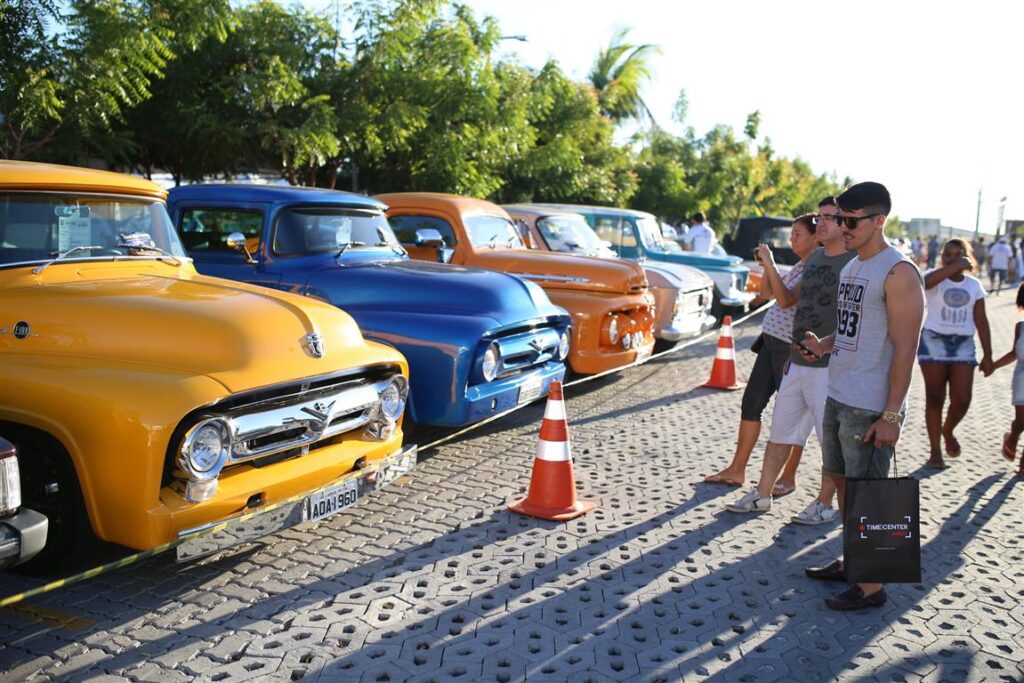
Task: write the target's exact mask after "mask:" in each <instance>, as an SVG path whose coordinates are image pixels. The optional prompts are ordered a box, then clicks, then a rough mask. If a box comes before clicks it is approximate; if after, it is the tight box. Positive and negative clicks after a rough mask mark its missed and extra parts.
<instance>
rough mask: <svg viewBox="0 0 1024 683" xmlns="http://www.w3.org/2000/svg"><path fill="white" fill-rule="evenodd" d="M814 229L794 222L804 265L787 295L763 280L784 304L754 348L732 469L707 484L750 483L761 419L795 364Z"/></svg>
mask: <svg viewBox="0 0 1024 683" xmlns="http://www.w3.org/2000/svg"><path fill="white" fill-rule="evenodd" d="M814 230H815V226H814V216H813V215H810V214H808V215H805V216H800V217H799V218H797V219H796V220H795V221H793V228H792V231H791V232H790V236H789V244H790V246H791V247H792V248H793V251H794V252H795V253H796V255H797V256H799V257H800V262H799V263H797V264H796V265H795V266H793V267H792V268H791V269H790V270H789V271H788V272H787V273H786V274H785V275H783V276H782V282H783V284H784V285H785V286H786V288H785V290H784V291H781V292H773V291H771V284H770V283H769V282H768V278H763V279H762V280H761V298H762V299H775V300H776V303H777V304H778V305H777V306H774V307H772V308H771V309H770V310H769V311H768V312H767V313H766V314H765V316H764V322H762V323H761V336H759V337H758V338H757V340H756V341H755V342H754V344H753V345H752V346H751V350H754V351H756V352H757V360H756V361H754V369H753V370H751V372H750V379H749V381H748V382H747V387H746V389H745V390H744V391H743V402H742V404H741V408H740V428H739V434H738V436H737V440H736V452H735V454H734V455H733V458H732V462H731V463H729V466H728V467H726V468H725V469H724V470H722V471H721V472H719V473H718V474H712V475H709V476H708V477H706V478H705V479H704V481H705V482H707V483H709V484H724V485H726V486H742V485H743V483H744V480H745V479H746V472H747V462H749V461H750V454H751V453H752V452H753V451H754V446H755V445H756V444H757V439H758V438H759V437H760V436H761V414H762V413H763V412H764V409H765V406H767V405H768V401H769V400H770V399H771V397H772V395H774V394H775V392H776V391H777V390H778V388H779V384H780V383H781V382H782V371H783V368H784V367H785V365H786V361H787V360H788V359H789V349H790V345H791V344H792V343H793V340H792V337H793V315H794V314H795V313H796V308H795V307H796V304H797V301H798V300H799V297H798V296H797V295H796V287H797V284H798V283H799V282H800V277H801V276H802V275H803V272H804V264H805V263H806V262H807V257H808V256H810V255H811V252H813V251H814V250H815V249H816V248H817V247H818V242H817V240H816V239H815V238H814ZM766 249H768V245H766V244H762V245H759V246H758V248H757V254H758V257H759V260H761V261H762V262H765V261H769V260H770V259H764V258H762V254H763V253H764V250H766ZM790 462H796V463H799V462H800V460H799V459H798V458H792V457H791V458H790ZM787 467H788V465H787ZM787 476H788V477H789V478H788V480H787V481H792V480H793V479H794V473H793V472H786V471H783V473H782V475H780V479H784V480H785V479H786V477H787Z"/></svg>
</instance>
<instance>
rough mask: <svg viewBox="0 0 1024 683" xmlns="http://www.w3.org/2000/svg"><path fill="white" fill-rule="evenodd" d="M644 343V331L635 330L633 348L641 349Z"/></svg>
mask: <svg viewBox="0 0 1024 683" xmlns="http://www.w3.org/2000/svg"><path fill="white" fill-rule="evenodd" d="M643 343H644V333H643V332H634V333H633V348H635V349H639V348H640V347H641V346H642V345H643Z"/></svg>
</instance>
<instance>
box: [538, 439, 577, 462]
mask: <svg viewBox="0 0 1024 683" xmlns="http://www.w3.org/2000/svg"><path fill="white" fill-rule="evenodd" d="M537 459H538V460H547V461H548V462H568V461H570V460H572V456H570V455H569V442H568V441H545V440H544V439H541V440H540V441H538V442H537Z"/></svg>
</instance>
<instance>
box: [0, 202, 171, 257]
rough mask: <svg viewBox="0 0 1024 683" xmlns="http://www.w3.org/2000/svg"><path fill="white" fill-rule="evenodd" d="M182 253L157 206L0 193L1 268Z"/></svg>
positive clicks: (162, 209)
mask: <svg viewBox="0 0 1024 683" xmlns="http://www.w3.org/2000/svg"><path fill="white" fill-rule="evenodd" d="M146 246H154V247H157V248H159V249H161V250H163V251H166V252H168V253H170V254H173V255H174V256H185V250H184V249H183V248H182V246H181V242H179V241H178V236H177V234H175V232H174V228H173V227H172V226H171V220H170V218H169V217H168V216H167V209H166V208H164V205H163V203H162V202H159V201H155V200H152V199H141V198H140V199H134V198H127V197H125V198H122V197H112V196H109V195H108V196H103V195H90V194H75V193H53V194H49V193H46V194H28V193H26V194H21V193H0V265H7V264H14V263H36V262H39V261H49V260H51V259H53V258H54V257H56V256H58V255H59V254H60V253H62V252H67V251H69V250H71V249H75V250H76V251H75V252H74V253H73V254H69V256H68V259H67V260H68V261H74V260H82V259H96V258H103V257H110V258H114V257H118V258H153V256H154V255H155V254H156V253H157V252H155V251H147V250H146V248H145V247H146Z"/></svg>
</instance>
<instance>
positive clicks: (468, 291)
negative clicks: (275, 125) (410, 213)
mask: <svg viewBox="0 0 1024 683" xmlns="http://www.w3.org/2000/svg"><path fill="white" fill-rule="evenodd" d="M168 207H169V209H170V211H171V216H172V218H173V220H174V224H175V227H176V228H177V229H178V233H179V234H180V235H181V238H182V241H183V242H184V244H185V248H186V250H187V252H188V255H189V256H190V257H192V259H193V260H194V262H195V266H196V268H197V269H198V270H199V272H201V273H205V274H208V275H215V276H218V277H223V278H228V279H231V280H239V281H242V282H250V283H254V284H260V285H264V286H267V287H273V288H278V289H283V290H287V291H291V292H296V293H299V294H304V295H307V296H312V297H316V298H318V299H322V300H324V301H328V302H330V303H332V304H334V305H335V306H338V307H339V308H342V309H343V310H345V312H347V313H348V314H349V315H351V316H352V317H353V318H354V319H355V321H356V322H357V323H358V324H359V327H360V329H361V330H362V332H363V336H365V337H366V338H368V339H373V340H375V341H380V342H384V343H386V344H391V345H392V346H394V347H395V348H397V349H398V350H399V351H401V352H402V353H403V354H404V355H405V357H406V358H407V359H408V361H409V380H410V391H411V394H410V399H409V406H408V411H407V417H408V418H410V419H411V420H413V421H414V422H416V423H419V424H431V425H448V426H457V425H464V424H469V423H472V422H477V421H479V420H482V419H484V418H486V417H488V416H490V415H493V414H495V413H498V412H501V411H503V410H506V409H508V408H511V407H513V406H515V405H517V404H518V403H522V402H526V401H531V400H533V399H535V398H538V397H539V396H543V395H545V394H546V392H547V390H548V387H549V386H550V384H551V381H552V380H556V379H559V380H560V379H562V377H563V376H564V374H565V365H564V363H563V361H564V359H565V358H566V356H567V355H568V353H569V339H570V336H569V324H570V319H569V316H568V314H566V312H565V310H564V309H562V308H559V307H557V306H555V305H554V304H552V303H551V301H550V300H549V299H548V297H547V295H546V294H545V293H544V290H542V289H541V288H540V287H539V286H537V285H535V284H533V283H532V282H526V281H524V280H520V279H519V278H516V277H513V276H511V275H505V274H502V273H494V272H490V271H484V270H476V269H472V268H462V267H458V266H450V265H446V264H442V263H427V262H423V261H414V260H411V259H409V258H408V256H407V255H406V253H405V250H404V249H403V248H402V246H401V245H400V244H399V243H398V240H397V239H395V236H394V233H392V231H391V228H390V226H389V225H388V222H387V219H386V218H385V217H384V210H385V205H384V204H382V203H380V202H379V201H377V200H375V199H370V198H368V197H362V196H359V195H356V194H350V193H347V192H336V191H333V190H323V189H315V188H296V187H278V186H269V185H191V186H185V187H179V188H175V189H173V190H171V192H170V196H169V198H168ZM424 232H425V233H430V232H432V231H429V230H427V231H424ZM419 237H420V238H421V239H423V240H424V241H432V240H434V239H435V238H436V239H437V240H439V239H440V238H439V237H438V236H436V235H431V234H424V235H422V236H419Z"/></svg>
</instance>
